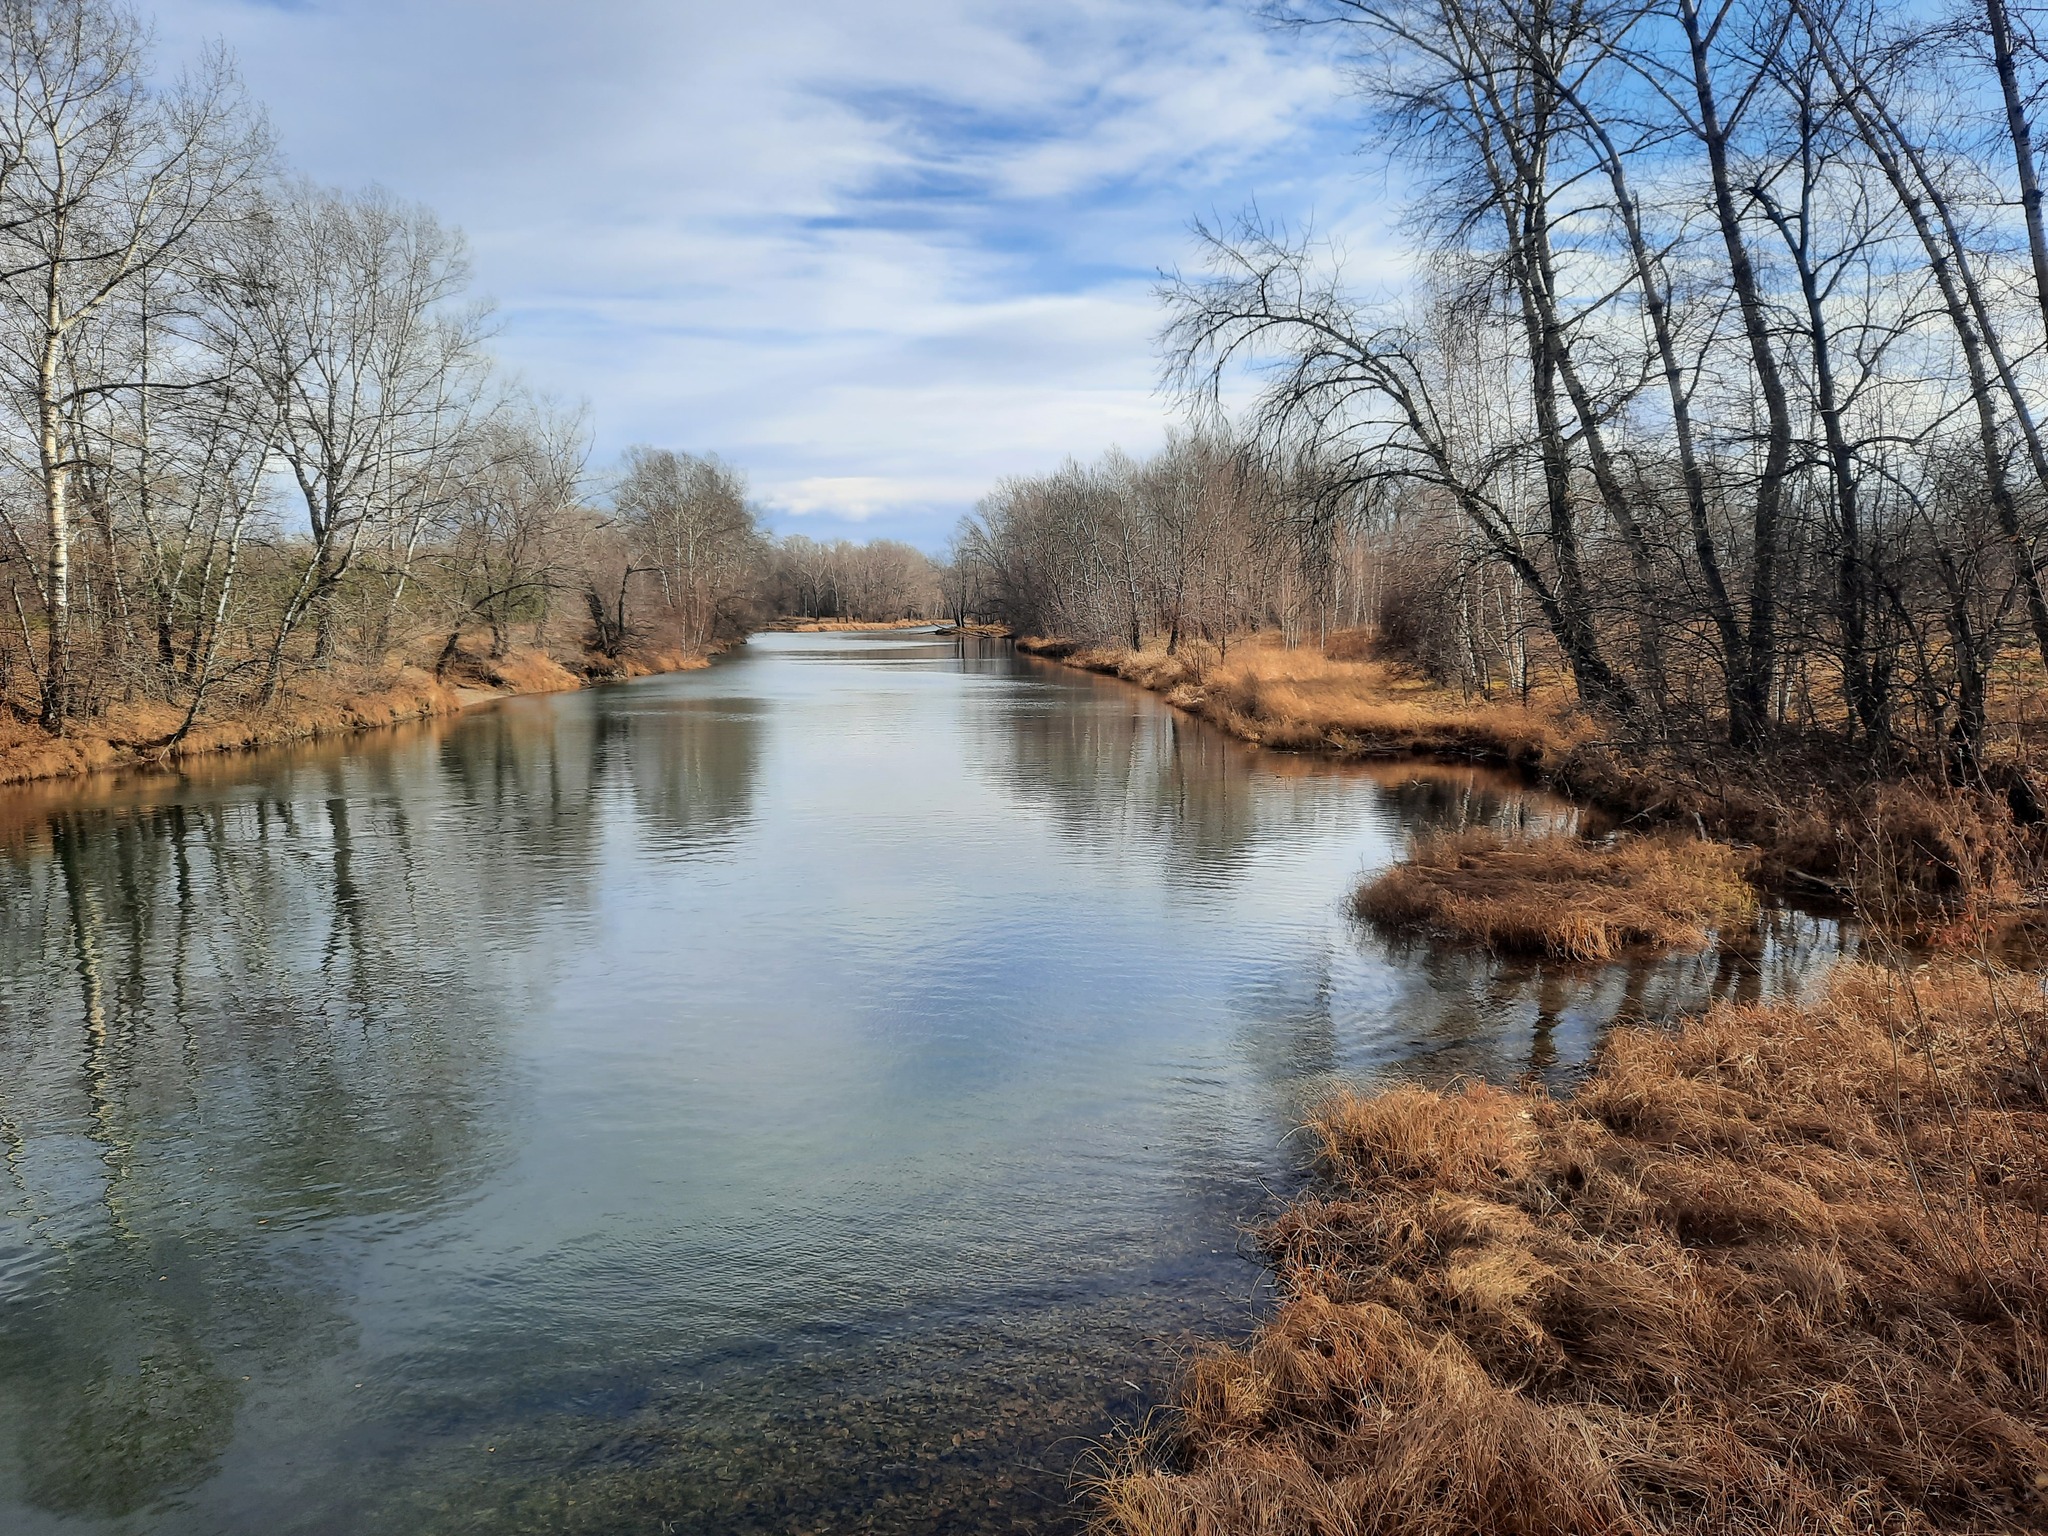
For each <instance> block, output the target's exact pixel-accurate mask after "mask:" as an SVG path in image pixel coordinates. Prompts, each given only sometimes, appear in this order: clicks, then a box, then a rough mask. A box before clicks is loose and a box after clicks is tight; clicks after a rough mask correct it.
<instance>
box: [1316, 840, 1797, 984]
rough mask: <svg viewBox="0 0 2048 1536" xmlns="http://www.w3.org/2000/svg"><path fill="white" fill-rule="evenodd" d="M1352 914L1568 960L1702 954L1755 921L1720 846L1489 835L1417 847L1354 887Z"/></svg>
mask: <svg viewBox="0 0 2048 1536" xmlns="http://www.w3.org/2000/svg"><path fill="white" fill-rule="evenodd" d="M1353 907H1354V910H1355V911H1356V912H1357V914H1358V915H1359V916H1360V917H1362V918H1364V919H1365V920H1367V921H1368V922H1371V923H1373V924H1375V925H1376V926H1379V927H1381V928H1384V929H1387V930H1390V931H1394V932H1412V933H1427V934H1432V935H1436V936H1439V937H1445V938H1451V939H1457V940H1462V941H1465V942H1468V943H1476V944H1484V945H1487V946H1488V947H1490V948H1493V949H1496V950H1500V951H1503V952H1506V953H1515V954H1541V955H1549V956H1552V957H1553V958H1556V959H1564V960H1610V959H1612V958H1614V956H1615V955H1617V954H1619V953H1620V952H1622V951H1623V950H1625V949H1631V948H1656V949H1704V948H1706V946H1707V945H1709V944H1711V943H1712V942H1713V941H1714V938H1715V936H1716V934H1717V933H1723V934H1726V933H1731V932H1732V931H1734V930H1735V929H1737V928H1741V927H1744V926H1746V925H1748V924H1749V923H1751V922H1753V921H1754V920H1755V918H1756V912H1757V903H1756V893H1755V891H1754V890H1753V889H1752V888H1751V886H1750V884H1749V882H1748V881H1747V880H1746V879H1744V877H1743V860H1742V857H1741V855H1740V854H1738V853H1737V852H1736V851H1735V850H1734V849H1732V848H1729V847H1727V846H1726V845H1724V844H1720V843H1709V842H1702V841H1700V840H1698V839H1694V838H1684V837H1676V836H1648V837H1645V836H1624V837H1617V838H1614V839H1612V840H1610V841H1607V842H1599V843H1595V842H1587V841H1585V840H1584V839H1582V838H1579V837H1576V836H1573V835H1571V834H1569V833H1555V834H1552V835H1549V836H1545V837H1510V836H1507V835H1505V834H1503V833H1500V832H1495V831H1492V830H1490V829H1486V828H1476V829H1472V830H1468V831H1463V832H1452V833H1442V834H1438V835H1436V836H1433V837H1428V838H1425V839H1423V840H1422V841H1421V842H1419V843H1418V844H1417V845H1416V848H1415V852H1414V856H1413V857H1412V858H1410V859H1409V860H1407V861H1406V862H1404V863H1400V864H1396V865H1394V866H1393V867H1392V868H1391V869H1388V870H1387V871H1385V872H1384V873H1383V874H1381V875H1379V876H1377V877H1376V878H1375V879H1373V880H1371V881H1369V882H1367V883H1366V884H1365V885H1363V886H1361V887H1360V888H1359V890H1358V893H1357V895H1356V896H1355V897H1354V898H1353Z"/></svg>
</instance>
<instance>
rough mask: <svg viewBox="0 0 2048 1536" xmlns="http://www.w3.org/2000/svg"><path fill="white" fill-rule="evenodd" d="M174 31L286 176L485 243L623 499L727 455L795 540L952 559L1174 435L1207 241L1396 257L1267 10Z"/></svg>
mask: <svg viewBox="0 0 2048 1536" xmlns="http://www.w3.org/2000/svg"><path fill="white" fill-rule="evenodd" d="M142 4H143V8H144V9H145V10H149V9H151V7H150V5H149V0H142ZM153 10H154V15H155V19H156V28H157V38H158V45H159V49H160V52H161V57H162V62H163V64H164V65H165V66H166V68H168V69H175V67H176V65H177V63H178V61H179V60H181V59H184V58H189V57H191V56H193V54H194V53H195V52H196V51H197V50H198V49H199V48H200V47H202V46H204V45H205V44H206V43H207V42H209V41H214V40H217V41H222V42H225V43H226V44H227V46H228V47H229V49H230V50H231V51H232V52H233V54H234V55H235V57H236V59H237V61H238V63H239V66H240V68H241V72H242V75H243V78H244V79H245V81H246V82H247V84H248V86H249V89H250V92H251V94H252V95H253V96H254V97H255V98H256V99H257V100H259V101H261V102H262V103H263V104H264V105H265V107H266V109H267V110H268V113H269V115H270V119H271V122H272V125H273V127H274V129H275V130H276V133H277V136H278V140H279V144H280V148H281V150H282V151H283V153H284V155H285V156H286V157H287V158H288V160H289V161H290V162H291V163H292V164H293V166H294V167H296V168H297V169H298V170H299V171H301V172H302V173H304V174H306V175H308V176H311V177H313V178H314V179H316V180H318V181H321V182H324V183H328V184H331V185H336V186H342V187H360V186H365V185H369V184H372V183H374V184H378V185H381V186H384V187H386V188H388V189H390V190H391V191H393V192H395V193H397V194H398V195H400V196H403V197H406V198H409V199H414V200H417V201H419V202H423V203H425V204H427V205H429V206H430V207H432V208H433V209H434V210H435V211H436V212H437V213H438V214H439V215H440V216H441V217H442V218H444V219H445V220H447V221H448V222H450V223H453V224H455V225H457V226H459V227H460V228H461V229H462V230H463V231H464V232H465V233H466V235H467V236H468V239H469V243H470V247H471V253H472V263H473V268H474V273H475V288H476V291H477V292H478V293H480V294H482V295H485V296H487V297H489V298H490V299H492V300H493V301H494V302H495V304H496V306H497V319H498V325H499V333H498V337H497V341H496V344H495V345H496V351H497V353H498V356H499V357H500V358H501V360H502V361H503V362H504V363H505V364H506V365H508V366H509V367H510V368H511V369H513V370H514V371H515V372H516V373H517V374H519V375H520V376H521V377H522V378H523V379H524V380H525V381H526V382H527V383H528V384H529V385H530V386H532V387H533V388H535V389H537V390H540V391H542V392H544V393H546V394H549V395H551V396H553V397H555V398H556V399H558V400H561V401H564V402H566V403H571V404H579V403H580V404H583V405H585V406H586V407H587V409H588V411H589V415H590V423H591V427H592V431H593V435H594V454H593V468H594V469H595V470H596V471H598V472H599V474H600V476H601V474H602V471H603V470H604V468H605V467H606V466H607V465H608V464H609V463H610V462H612V461H613V460H615V459H616V458H617V456H618V455H619V453H620V452H621V451H622V450H623V449H624V448H625V447H626V446H627V445H629V444H633V443H648V444H653V445H656V446H662V447H670V448H677V449H686V450H689V451H692V452H699V453H703V452H712V453H717V454H719V455H720V456H721V457H723V458H725V459H727V460H729V461H730V462H732V463H734V464H736V465H738V466H739V467H740V468H741V469H742V470H743V471H744V472H745V473H746V475H747V477H748V480H749V483H750V485H751V488H752V492H753V494H754V496H755V498H756V500H757V501H758V502H759V504H760V505H761V507H762V509H763V512H764V514H765V516H766V519H767V521H768V523H769V525H770V526H771V527H772V528H773V529H774V530H775V531H777V532H781V533H792V532H801V533H805V534H809V535H811V536H812V537H814V538H827V539H829V538H842V537H844V538H856V539H859V538H871V537H889V538H901V539H907V540H909V541H910V542H912V543H915V544H917V545H919V546H921V547H923V548H926V549H930V550H934V551H936V550H939V549H941V548H943V546H944V544H945V541H946V538H947V536H948V535H949V533H950V532H951V530H952V528H953V526H954V524H955V523H956V522H957V521H958V519H959V518H960V517H961V516H962V515H963V514H964V513H966V512H968V511H970V510H971V509H972V507H973V505H974V503H975V501H976V500H977V499H978V498H980V497H981V496H983V495H984V494H986V493H987V492H988V491H989V490H990V489H991V488H992V487H993V485H994V484H995V483H996V481H997V480H998V479H1000V478H1001V477H1002V476H1004V475H1009V474H1030V473H1039V472H1043V471H1045V470H1049V469H1051V468H1054V467H1055V466H1057V465H1058V464H1059V463H1060V461H1061V460H1063V459H1064V458H1066V457H1068V456H1070V455H1071V456H1075V457H1079V458H1083V459H1086V458H1092V457H1094V456H1096V455H1097V454H1099V453H1101V452H1103V451H1104V450H1106V449H1108V448H1110V447H1112V446H1118V447H1122V448H1123V449H1125V450H1126V451H1128V452H1131V453H1137V454H1142V453H1146V452H1149V451H1151V450H1152V449H1154V448H1156V447H1157V446H1158V444H1159V443H1160V442H1161V440H1162V439H1163V437H1164V435H1165V433H1166V431H1167V430H1168V428H1169V426H1170V425H1171V424H1172V423H1173V422H1174V421H1175V420H1176V419H1177V415H1178V406H1177V404H1176V402H1175V401H1174V400H1173V399H1172V398H1171V396H1170V395H1168V394H1166V393H1164V392H1162V390H1161V389H1160V387H1159V358H1158V349H1157V345H1156V340H1157V335H1158V332H1159V329H1160V326H1161V323H1162V319H1163V312H1162V310H1161V308H1160V305H1159V302H1158V299H1157V296H1156V291H1155V290H1156V287H1157V284H1158V282H1159V277H1160V273H1161V272H1162V270H1164V269H1171V268H1175V267H1179V266H1182V265H1185V264H1187V263H1188V262H1189V261H1191V260H1192V259H1193V257H1194V242H1193V238H1192V236H1191V233H1190V223H1191V221H1192V220H1194V219H1196V218H1198V217H1200V218H1208V219H1215V218H1219V217H1220V218H1229V217H1231V216H1233V215H1236V214H1238V213H1240V212H1241V211H1243V210H1244V209H1246V208H1247V207H1248V206H1250V205H1251V204H1252V203H1253V201H1254V200H1256V203H1257V205H1258V207H1259V209H1260V210H1261V212H1262V213H1263V214H1264V215H1265V216H1266V217H1267V218H1269V219H1279V220H1284V221H1287V222H1289V223H1290V224H1297V225H1302V224H1306V225H1311V226H1312V227H1313V228H1314V229H1315V230H1316V231H1317V232H1318V233H1319V234H1320V235H1321V236H1323V237H1325V238H1328V239H1330V240H1332V241H1334V242H1336V243H1337V244H1338V246H1339V247H1340V248H1341V249H1342V250H1343V252H1344V253H1345V259H1346V262H1347V269H1349V268H1351V267H1355V266H1357V265H1359V264H1361V263H1362V264H1363V266H1364V267H1365V268H1366V269H1367V271H1368V272H1370V270H1371V269H1373V268H1374V267H1376V266H1379V265H1382V264H1383V263H1384V261H1385V259H1386V258H1385V256H1384V254H1383V252H1384V251H1385V250H1386V249H1388V246H1387V241H1386V238H1385V235H1384V232H1383V226H1384V220H1383V218H1382V217H1381V214H1380V209H1381V207H1382V206H1383V201H1384V199H1383V192H1384V188H1383V186H1381V185H1380V184H1379V183H1377V182H1376V181H1375V180H1374V179H1373V177H1372V176H1371V175H1370V174H1369V168H1368V166H1367V164H1366V162H1364V161H1363V160H1361V159H1360V158H1359V157H1358V156H1357V154H1356V153H1355V149H1356V145H1357V142H1358V139H1359V125H1358V119H1357V113H1356V108H1355V105H1354V104H1353V103H1352V102H1350V101H1348V100H1347V99H1346V98H1345V95H1344V90H1343V82H1342V78H1341V75H1340V73H1339V71H1338V70H1337V68H1336V67H1335V63H1334V61H1333V60H1332V58H1331V57H1330V56H1329V55H1328V54H1327V52H1326V51H1325V49H1324V47H1323V45H1322V44H1321V43H1320V41H1319V40H1317V39H1312V38H1310V39H1305V38H1303V37H1301V36H1299V35H1297V34H1292V33H1286V32H1280V31H1276V30H1275V29H1273V28H1271V27H1270V26H1268V25H1266V24H1265V23H1263V22H1262V21H1261V20H1259V19H1258V17H1257V16H1256V14H1255V11H1254V4H1253V0H1214V3H1212V0H1010V3H1007V4H983V3H979V0H837V3H832V0H777V3H767V4H749V3H746V0H666V3H663V0H573V3H564V0H159V3H157V4H156V5H155V6H154V7H153Z"/></svg>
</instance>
